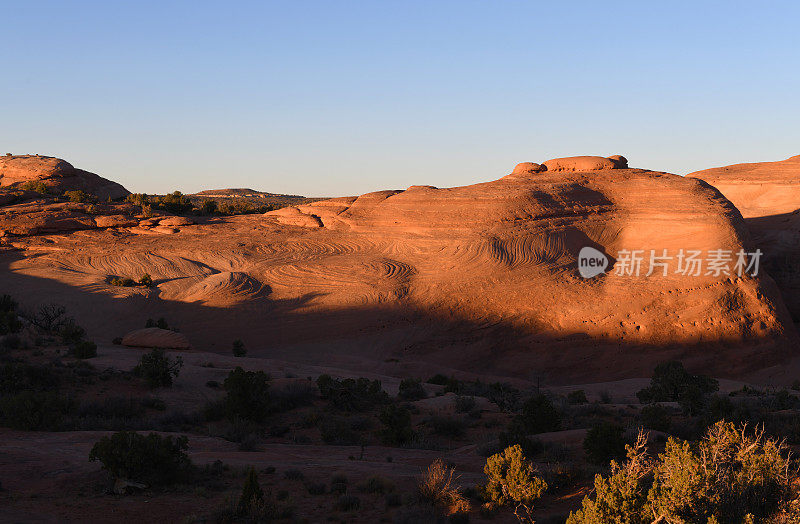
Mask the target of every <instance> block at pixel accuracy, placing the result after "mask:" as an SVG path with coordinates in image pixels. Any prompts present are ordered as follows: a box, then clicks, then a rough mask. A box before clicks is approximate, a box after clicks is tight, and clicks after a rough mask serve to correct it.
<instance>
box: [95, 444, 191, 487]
mask: <svg viewBox="0 0 800 524" xmlns="http://www.w3.org/2000/svg"><path fill="white" fill-rule="evenodd" d="M188 447H189V442H188V440H187V439H186V437H177V438H173V437H169V436H166V437H162V436H160V435H157V434H155V433H150V434H149V435H147V436H146V437H145V436H144V435H140V434H138V433H134V432H132V431H120V432H118V433H114V434H113V435H111V436H110V437H103V438H102V439H100V440H99V441H98V442H97V443H96V444H95V445H94V446H93V447H92V451H91V452H90V453H89V460H90V461H95V460H99V461H100V462H101V463H102V464H103V469H105V470H107V471H108V472H109V473H110V474H111V475H112V476H113V477H115V478H118V479H126V480H133V481H136V482H143V483H145V484H148V485H165V484H170V483H172V482H174V481H176V480H178V479H179V478H181V476H182V475H183V474H184V473H186V471H187V470H188V468H189V467H190V466H191V462H190V461H189V456H188V455H187V454H186V450H187V449H188Z"/></svg>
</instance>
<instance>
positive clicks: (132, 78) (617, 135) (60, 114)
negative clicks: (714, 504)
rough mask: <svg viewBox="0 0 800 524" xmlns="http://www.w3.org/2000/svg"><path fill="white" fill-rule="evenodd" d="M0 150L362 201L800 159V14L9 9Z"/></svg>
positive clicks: (145, 181) (706, 8)
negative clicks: (619, 158) (568, 175)
mask: <svg viewBox="0 0 800 524" xmlns="http://www.w3.org/2000/svg"><path fill="white" fill-rule="evenodd" d="M0 7H1V8H2V10H0V13H2V33H0V34H1V35H2V45H0V59H1V60H0V150H2V151H0V154H2V153H5V152H7V151H8V152H12V153H16V154H21V153H40V154H47V155H54V156H59V157H62V158H65V159H67V160H69V161H70V162H72V163H73V164H74V165H76V166H77V167H81V168H84V169H88V170H90V171H94V172H96V173H99V174H101V175H103V176H106V177H108V178H111V179H114V180H117V181H119V182H122V183H123V184H124V185H125V186H127V187H128V189H130V190H133V191H138V192H150V193H154V192H165V191H168V190H174V189H180V190H182V191H184V192H193V191H197V190H200V189H209V188H217V187H252V188H255V189H261V190H265V191H274V192H285V193H298V194H305V195H326V196H334V195H342V194H360V193H364V192H367V191H373V190H377V189H384V188H405V187H408V186H409V185H412V184H432V185H437V186H454V185H463V184H467V183H472V182H477V181H486V180H492V179H495V178H498V177H500V176H502V175H504V174H507V173H508V172H510V171H511V169H512V168H513V166H514V164H516V163H517V162H520V161H543V160H546V159H548V158H553V157H558V156H568V155H577V154H602V155H611V154H617V153H621V154H624V155H626V156H627V157H628V158H629V160H630V161H631V164H632V165H635V166H638V167H646V168H650V169H659V170H666V171H670V172H675V173H680V174H685V173H687V172H689V171H693V170H697V169H702V168H706V167H712V166H716V165H724V164H729V163H735V162H745V161H763V160H778V159H783V158H786V157H789V156H792V155H796V154H800V118H799V117H800V31H798V20H800V7H798V5H797V3H796V2H789V1H787V2H713V3H711V2H659V3H655V2H642V1H637V2H624V3H623V2H596V1H592V2H553V1H549V2H504V1H488V0H486V1H481V2H474V1H464V0H461V1H454V2H445V1H438V2H437V1H430V0H429V1H419V2H417V1H411V0H405V1H398V2H389V1H369V2H367V1H363V2H355V1H333V0H328V1H319V2H311V1H301V0H296V1H289V0H286V1H281V2H277V1H276V2H266V1H265V2H202V1H192V2H146V1H138V2H133V1H131V2H121V1H120V2H117V1H97V2H88V1H83V2H82V1H77V0H76V1H68V2H65V1H58V2H39V1H35V0H30V1H24V2H22V1H0Z"/></svg>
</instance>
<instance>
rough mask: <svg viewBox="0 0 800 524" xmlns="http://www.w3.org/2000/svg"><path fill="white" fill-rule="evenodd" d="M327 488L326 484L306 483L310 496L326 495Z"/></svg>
mask: <svg viewBox="0 0 800 524" xmlns="http://www.w3.org/2000/svg"><path fill="white" fill-rule="evenodd" d="M327 488H328V487H327V486H326V485H325V483H324V482H306V491H308V494H309V495H324V494H325V491H326V490H327Z"/></svg>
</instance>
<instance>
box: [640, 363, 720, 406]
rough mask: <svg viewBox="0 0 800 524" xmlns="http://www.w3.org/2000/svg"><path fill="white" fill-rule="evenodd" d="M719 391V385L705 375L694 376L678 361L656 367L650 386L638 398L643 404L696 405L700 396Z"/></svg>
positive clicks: (641, 391)
mask: <svg viewBox="0 0 800 524" xmlns="http://www.w3.org/2000/svg"><path fill="white" fill-rule="evenodd" d="M717 390H719V383H718V382H717V381H716V380H714V379H713V378H710V377H706V376H704V375H692V374H690V373H688V372H687V371H686V369H684V367H683V364H681V363H680V362H678V361H670V362H664V363H662V364H659V365H657V366H656V369H655V371H654V372H653V378H651V379H650V386H649V387H646V388H644V389H642V390H640V391H639V392H638V393H636V396H637V397H638V398H639V400H640V401H641V402H642V403H643V404H649V403H651V402H682V401H683V402H685V403H689V404H691V403H696V398H697V397H698V396H700V397H702V396H703V395H706V394H709V393H713V392H715V391H717Z"/></svg>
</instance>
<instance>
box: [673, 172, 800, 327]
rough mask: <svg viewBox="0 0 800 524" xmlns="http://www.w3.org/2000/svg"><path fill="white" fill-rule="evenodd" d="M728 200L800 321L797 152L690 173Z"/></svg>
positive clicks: (799, 233)
mask: <svg viewBox="0 0 800 524" xmlns="http://www.w3.org/2000/svg"><path fill="white" fill-rule="evenodd" d="M687 176H690V177H695V178H699V179H702V180H705V181H706V182H708V183H709V184H711V185H713V186H714V187H716V188H717V189H719V190H720V191H721V192H722V193H723V194H724V195H725V197H726V198H728V199H729V200H730V201H731V202H733V203H734V204H735V205H736V207H737V209H739V211H741V213H742V216H743V217H744V218H745V221H746V223H747V227H748V229H749V231H750V233H751V235H752V238H753V241H754V243H755V244H756V245H757V246H758V247H759V248H760V249H761V250H762V251H763V252H764V257H763V258H764V265H765V266H766V268H767V271H768V272H769V274H770V275H771V276H772V277H773V278H775V280H776V281H777V283H778V284H779V288H780V290H781V293H782V295H783V298H784V301H785V303H786V305H787V307H788V308H789V311H790V312H791V314H792V317H793V318H794V319H795V321H800V156H794V157H791V158H788V159H786V160H782V161H779V162H760V163H749V164H736V165H731V166H725V167H718V168H713V169H706V170H703V171H697V172H694V173H690V174H689V175H687Z"/></svg>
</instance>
